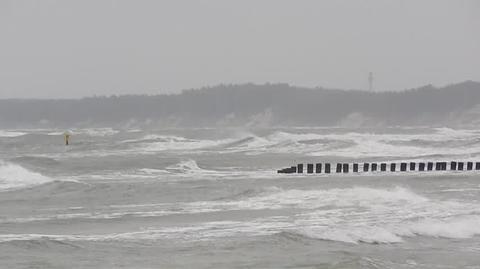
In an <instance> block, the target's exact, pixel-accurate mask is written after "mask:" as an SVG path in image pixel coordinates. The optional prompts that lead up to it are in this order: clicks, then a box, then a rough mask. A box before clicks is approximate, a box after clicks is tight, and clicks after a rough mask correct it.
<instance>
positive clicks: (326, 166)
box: [325, 163, 330, 174]
mask: <svg viewBox="0 0 480 269" xmlns="http://www.w3.org/2000/svg"><path fill="white" fill-rule="evenodd" d="M325 174H330V164H329V163H326V164H325Z"/></svg>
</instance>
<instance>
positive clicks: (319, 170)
mask: <svg viewBox="0 0 480 269" xmlns="http://www.w3.org/2000/svg"><path fill="white" fill-rule="evenodd" d="M321 172H322V164H321V163H317V164H316V167H315V173H317V174H319V173H321Z"/></svg>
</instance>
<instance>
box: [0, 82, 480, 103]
mask: <svg viewBox="0 0 480 269" xmlns="http://www.w3.org/2000/svg"><path fill="white" fill-rule="evenodd" d="M469 82H474V83H479V81H474V80H465V81H459V82H451V83H447V84H445V85H434V84H432V83H428V84H425V85H418V86H417V87H412V88H406V89H399V90H380V91H379V90H372V91H369V90H368V89H342V88H335V87H332V88H327V87H322V86H315V87H308V86H301V85H292V84H290V83H283V82H277V83H273V82H265V83H253V82H245V83H220V84H216V85H206V86H201V87H195V88H189V89H181V90H178V91H167V92H157V93H155V92H150V93H149V92H148V91H145V92H135V93H133V92H132V93H122V94H115V93H114V94H104V95H100V94H93V95H88V96H79V97H60V98H55V97H37V98H29V97H17V98H0V100H22V99H23V100H81V99H86V98H103V97H112V96H118V97H125V96H152V97H154V96H162V95H181V94H182V93H184V92H188V91H201V90H205V89H212V88H219V87H232V86H233V87H236V86H245V85H254V86H275V85H286V86H288V87H292V88H305V89H312V90H322V89H328V90H334V91H359V92H367V93H382V92H405V91H411V90H415V89H419V88H425V87H433V88H436V89H439V88H444V87H448V86H452V85H457V84H462V83H469Z"/></svg>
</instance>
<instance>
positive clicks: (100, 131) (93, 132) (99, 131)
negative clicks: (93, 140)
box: [72, 128, 120, 137]
mask: <svg viewBox="0 0 480 269" xmlns="http://www.w3.org/2000/svg"><path fill="white" fill-rule="evenodd" d="M119 132H120V131H118V130H114V129H112V128H88V129H75V130H73V131H72V133H75V134H84V135H88V136H94V137H95V136H96V137H103V136H111V135H114V134H117V133H119Z"/></svg>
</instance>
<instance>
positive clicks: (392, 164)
mask: <svg viewBox="0 0 480 269" xmlns="http://www.w3.org/2000/svg"><path fill="white" fill-rule="evenodd" d="M396 167H397V164H396V163H391V164H390V172H395V169H396Z"/></svg>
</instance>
